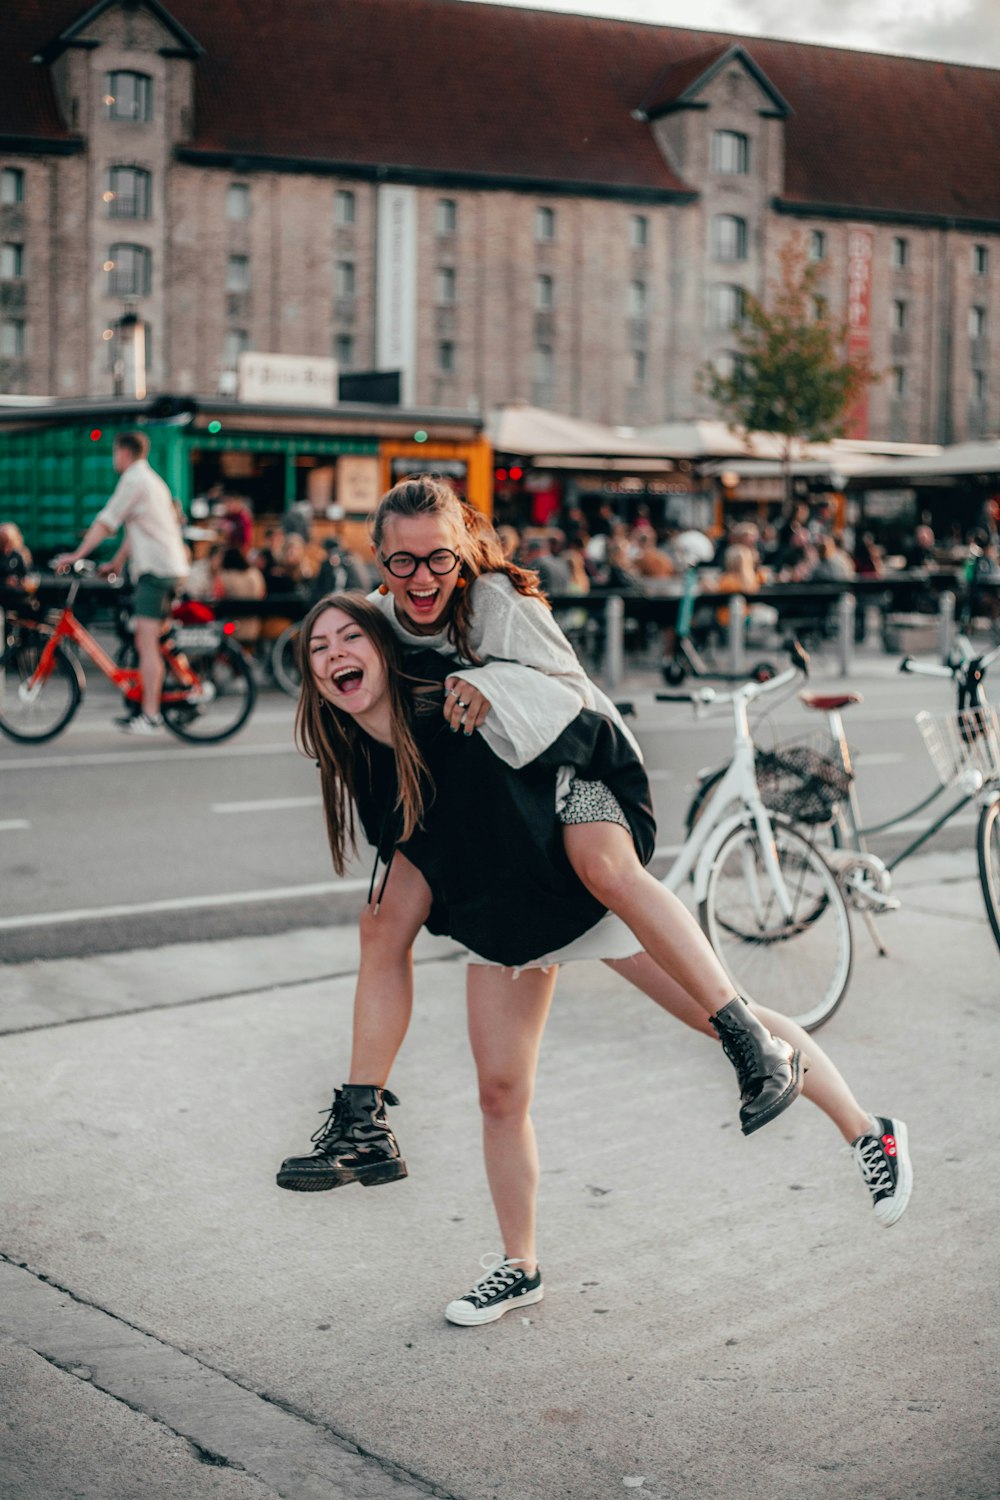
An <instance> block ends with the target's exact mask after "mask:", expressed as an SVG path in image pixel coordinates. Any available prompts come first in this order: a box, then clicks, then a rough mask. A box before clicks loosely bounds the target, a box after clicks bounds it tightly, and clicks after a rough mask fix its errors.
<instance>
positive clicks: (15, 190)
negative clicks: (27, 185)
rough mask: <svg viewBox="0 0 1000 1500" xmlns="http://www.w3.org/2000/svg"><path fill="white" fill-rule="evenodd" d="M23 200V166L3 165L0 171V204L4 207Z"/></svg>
mask: <svg viewBox="0 0 1000 1500" xmlns="http://www.w3.org/2000/svg"><path fill="white" fill-rule="evenodd" d="M23 202H24V168H23V167H4V168H3V170H2V171H0V204H2V205H3V206H4V207H5V208H6V207H9V206H10V205H11V204H14V203H23Z"/></svg>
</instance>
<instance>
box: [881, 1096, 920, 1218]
mask: <svg viewBox="0 0 1000 1500" xmlns="http://www.w3.org/2000/svg"><path fill="white" fill-rule="evenodd" d="M892 1123H893V1126H894V1131H895V1136H896V1161H897V1163H898V1165H899V1177H898V1179H897V1181H896V1191H895V1192H894V1193H893V1195H892V1198H891V1199H889V1200H888V1201H883V1202H882V1203H877V1204H876V1205H875V1217H876V1219H877V1220H878V1222H879V1223H880V1224H881V1225H882V1228H883V1229H888V1228H889V1227H890V1226H891V1225H893V1224H895V1223H896V1221H897V1219H901V1218H902V1217H903V1214H904V1213H905V1212H906V1205H907V1204H908V1203H909V1201H910V1194H911V1192H912V1191H913V1166H912V1164H911V1162H910V1151H909V1135H908V1132H907V1129H906V1126H905V1124H904V1123H903V1121H902V1120H893V1122H892Z"/></svg>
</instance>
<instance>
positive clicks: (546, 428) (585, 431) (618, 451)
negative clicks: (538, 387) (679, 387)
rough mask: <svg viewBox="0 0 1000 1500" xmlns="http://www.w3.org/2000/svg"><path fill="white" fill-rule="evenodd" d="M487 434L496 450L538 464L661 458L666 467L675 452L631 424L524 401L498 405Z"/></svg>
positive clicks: (488, 425) (487, 424) (542, 465)
mask: <svg viewBox="0 0 1000 1500" xmlns="http://www.w3.org/2000/svg"><path fill="white" fill-rule="evenodd" d="M486 435H487V437H488V438H489V440H490V442H491V443H492V444H493V448H494V451H495V452H497V453H510V454H517V456H518V457H519V458H524V459H528V460H530V461H531V462H532V463H534V464H535V465H537V466H538V467H539V468H544V467H546V466H549V467H553V465H552V462H551V460H552V459H553V458H568V457H575V458H584V459H588V460H589V459H592V458H608V459H610V458H615V459H627V458H643V459H647V460H649V459H662V462H663V467H664V468H667V467H669V458H670V457H671V456H672V455H669V454H668V452H667V450H666V449H665V448H663V447H662V445H660V444H658V443H649V442H644V441H642V440H640V439H639V438H638V437H637V436H636V435H635V433H634V429H632V428H628V429H624V428H616V427H607V426H605V425H604V424H603V423H602V422H584V421H582V420H581V419H580V418H579V417H565V416H563V415H562V414H561V413H560V412H555V411H544V410H543V409H542V408H541V407H538V406H527V405H525V404H524V403H521V402H513V403H511V404H510V405H508V406H498V407H495V408H494V410H493V411H491V412H490V413H489V415H488V417H487V419H486Z"/></svg>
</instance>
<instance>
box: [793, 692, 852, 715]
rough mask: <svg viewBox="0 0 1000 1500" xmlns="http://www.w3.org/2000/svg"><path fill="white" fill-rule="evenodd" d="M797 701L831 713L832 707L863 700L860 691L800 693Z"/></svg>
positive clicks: (844, 706)
mask: <svg viewBox="0 0 1000 1500" xmlns="http://www.w3.org/2000/svg"><path fill="white" fill-rule="evenodd" d="M799 701H800V702H801V703H804V704H805V706H806V708H818V709H819V711H820V712H821V713H832V712H833V710H834V709H837V708H846V707H847V705H848V704H849V703H864V701H865V700H864V698H863V697H862V695H861V694H860V693H800V694H799Z"/></svg>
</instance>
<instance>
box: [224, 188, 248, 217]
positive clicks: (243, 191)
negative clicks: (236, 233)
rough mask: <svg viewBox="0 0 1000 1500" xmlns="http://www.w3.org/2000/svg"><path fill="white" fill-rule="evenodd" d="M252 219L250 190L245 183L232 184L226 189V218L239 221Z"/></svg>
mask: <svg viewBox="0 0 1000 1500" xmlns="http://www.w3.org/2000/svg"><path fill="white" fill-rule="evenodd" d="M249 217H250V188H249V187H248V185H247V184H246V183H245V182H231V183H230V184H229V186H228V187H227V188H226V218H227V219H234V220H236V221H239V220H241V219H249Z"/></svg>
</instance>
